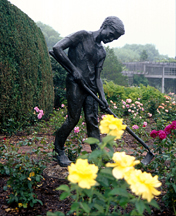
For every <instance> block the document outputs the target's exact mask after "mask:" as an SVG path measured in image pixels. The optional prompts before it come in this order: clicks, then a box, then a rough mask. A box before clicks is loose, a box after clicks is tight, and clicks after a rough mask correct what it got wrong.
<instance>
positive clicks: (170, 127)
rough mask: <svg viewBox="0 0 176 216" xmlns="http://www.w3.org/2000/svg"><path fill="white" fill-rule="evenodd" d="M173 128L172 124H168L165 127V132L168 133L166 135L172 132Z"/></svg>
mask: <svg viewBox="0 0 176 216" xmlns="http://www.w3.org/2000/svg"><path fill="white" fill-rule="evenodd" d="M171 130H172V125H171V124H170V125H167V126H166V127H165V128H164V132H165V133H166V135H168V134H171Z"/></svg>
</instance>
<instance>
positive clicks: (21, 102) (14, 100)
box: [0, 0, 54, 131]
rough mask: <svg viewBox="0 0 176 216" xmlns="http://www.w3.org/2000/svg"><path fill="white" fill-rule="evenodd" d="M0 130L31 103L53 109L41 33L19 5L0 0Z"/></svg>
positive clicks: (19, 117)
mask: <svg viewBox="0 0 176 216" xmlns="http://www.w3.org/2000/svg"><path fill="white" fill-rule="evenodd" d="M0 23H1V28H0V122H1V125H0V131H1V130H2V129H3V128H4V127H5V126H6V125H7V123H8V121H9V119H13V121H14V122H16V121H17V122H20V121H24V118H25V117H26V116H28V113H30V112H31V111H33V108H34V107H35V106H38V107H39V108H40V109H43V110H44V113H45V116H47V115H48V114H49V113H50V112H51V111H52V109H53V101H54V94H53V77H52V70H51V64H50V58H49V55H48V50H47V46H46V42H45V39H44V36H43V34H42V32H41V30H40V28H39V27H37V25H36V24H35V22H34V21H33V20H31V19H30V18H29V17H28V16H27V15H26V14H25V13H23V12H22V11H21V10H20V9H19V8H17V7H16V6H14V5H12V4H11V3H10V2H8V1H7V0H0Z"/></svg>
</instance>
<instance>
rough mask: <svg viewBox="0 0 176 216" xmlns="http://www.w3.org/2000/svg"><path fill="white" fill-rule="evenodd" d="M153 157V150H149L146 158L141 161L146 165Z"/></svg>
mask: <svg viewBox="0 0 176 216" xmlns="http://www.w3.org/2000/svg"><path fill="white" fill-rule="evenodd" d="M153 157H154V154H153V153H152V152H148V153H147V155H146V156H145V158H144V159H142V160H141V163H143V164H144V165H147V164H149V163H150V162H151V160H152V159H153Z"/></svg>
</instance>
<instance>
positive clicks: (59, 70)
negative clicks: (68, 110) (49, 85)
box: [51, 57, 67, 109]
mask: <svg viewBox="0 0 176 216" xmlns="http://www.w3.org/2000/svg"><path fill="white" fill-rule="evenodd" d="M51 65H52V71H53V84H54V107H55V108H56V109H57V108H58V107H60V106H61V104H62V103H64V101H65V99H66V76H67V72H66V70H65V69H64V68H63V67H62V66H61V65H60V64H59V63H58V62H57V61H56V60H55V59H53V58H52V57H51Z"/></svg>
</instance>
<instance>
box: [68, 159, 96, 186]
mask: <svg viewBox="0 0 176 216" xmlns="http://www.w3.org/2000/svg"><path fill="white" fill-rule="evenodd" d="M68 171H69V175H68V180H69V181H70V182H72V183H78V185H79V187H81V188H87V189H90V188H91V187H92V186H94V185H95V184H96V181H95V179H96V177H97V172H98V167H97V166H95V165H94V164H89V163H88V160H87V159H77V160H76V163H75V164H74V163H71V165H70V166H68Z"/></svg>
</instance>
